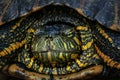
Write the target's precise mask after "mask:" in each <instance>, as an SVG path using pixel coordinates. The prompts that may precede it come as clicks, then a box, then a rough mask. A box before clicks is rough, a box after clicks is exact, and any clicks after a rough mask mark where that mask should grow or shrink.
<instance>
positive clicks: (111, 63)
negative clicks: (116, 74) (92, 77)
mask: <svg viewBox="0 0 120 80" xmlns="http://www.w3.org/2000/svg"><path fill="white" fill-rule="evenodd" d="M95 48H96V50H97V53H98V54H99V55H100V57H101V58H102V59H103V60H104V62H106V63H108V65H109V66H111V67H114V68H117V69H120V63H118V62H116V61H114V60H112V59H111V58H110V57H109V56H107V55H105V54H104V53H103V52H101V51H100V49H99V48H98V47H97V45H95Z"/></svg>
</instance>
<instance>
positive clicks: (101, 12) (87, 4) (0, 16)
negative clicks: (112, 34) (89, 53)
mask: <svg viewBox="0 0 120 80" xmlns="http://www.w3.org/2000/svg"><path fill="white" fill-rule="evenodd" d="M51 3H54V4H65V5H68V6H70V7H72V8H74V9H77V10H78V11H79V12H80V13H81V14H82V15H84V16H86V17H88V18H89V19H91V20H97V21H98V22H99V23H100V24H102V25H104V26H105V27H108V28H110V29H112V30H117V31H120V0H0V24H3V23H6V22H8V21H10V20H13V19H15V18H17V17H20V16H22V15H24V14H28V13H29V12H31V11H34V10H35V9H38V8H40V7H42V6H45V5H48V4H51Z"/></svg>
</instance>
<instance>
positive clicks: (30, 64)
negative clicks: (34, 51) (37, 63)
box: [27, 57, 35, 68]
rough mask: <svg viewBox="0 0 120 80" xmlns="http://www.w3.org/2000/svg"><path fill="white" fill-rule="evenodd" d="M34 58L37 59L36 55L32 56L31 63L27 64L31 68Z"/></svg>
mask: <svg viewBox="0 0 120 80" xmlns="http://www.w3.org/2000/svg"><path fill="white" fill-rule="evenodd" d="M34 59H35V58H34V57H32V58H31V60H30V63H29V64H28V65H27V68H31V67H32V64H33V62H34Z"/></svg>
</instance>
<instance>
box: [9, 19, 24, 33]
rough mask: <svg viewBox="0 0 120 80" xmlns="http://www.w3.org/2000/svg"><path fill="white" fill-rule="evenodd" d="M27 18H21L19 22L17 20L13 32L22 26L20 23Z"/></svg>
mask: <svg viewBox="0 0 120 80" xmlns="http://www.w3.org/2000/svg"><path fill="white" fill-rule="evenodd" d="M24 19H25V18H21V19H20V20H19V22H17V23H16V24H15V25H14V26H13V27H12V30H10V32H13V31H14V30H15V29H16V28H17V27H19V26H20V23H21V22H22V21H23V20H24Z"/></svg>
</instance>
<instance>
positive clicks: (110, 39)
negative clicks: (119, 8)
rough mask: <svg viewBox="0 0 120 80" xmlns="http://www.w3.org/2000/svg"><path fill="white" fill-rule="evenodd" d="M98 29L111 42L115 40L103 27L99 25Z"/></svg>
mask: <svg viewBox="0 0 120 80" xmlns="http://www.w3.org/2000/svg"><path fill="white" fill-rule="evenodd" d="M98 30H99V32H100V34H101V35H102V36H103V37H104V38H105V39H107V40H108V41H109V42H111V43H112V42H113V40H112V38H110V37H109V35H108V34H107V33H106V32H105V31H104V30H103V29H102V28H100V27H99V28H98Z"/></svg>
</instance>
